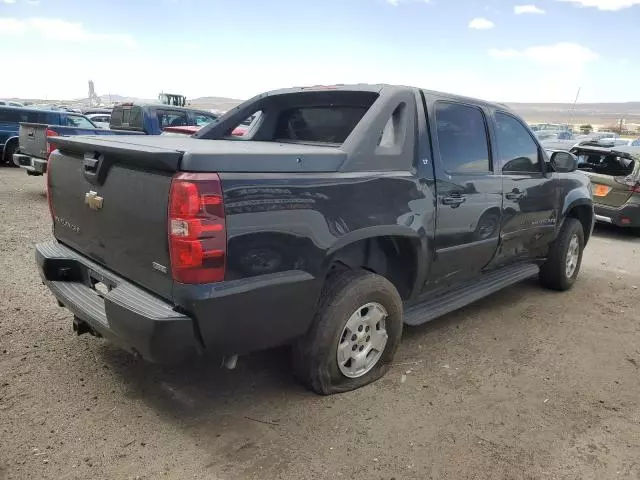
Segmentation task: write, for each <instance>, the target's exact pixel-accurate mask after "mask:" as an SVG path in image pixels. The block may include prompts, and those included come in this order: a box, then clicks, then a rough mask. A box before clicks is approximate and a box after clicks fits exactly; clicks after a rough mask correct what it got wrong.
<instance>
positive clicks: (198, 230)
mask: <svg viewBox="0 0 640 480" xmlns="http://www.w3.org/2000/svg"><path fill="white" fill-rule="evenodd" d="M169 254H170V256H171V272H172V276H173V279H174V280H175V281H176V282H181V283H210V282H220V281H222V280H224V274H225V266H226V256H227V231H226V223H225V216H224V202H223V198H222V185H221V183H220V177H219V176H218V174H216V173H179V174H177V175H176V176H175V177H173V180H172V182H171V193H170V195H169Z"/></svg>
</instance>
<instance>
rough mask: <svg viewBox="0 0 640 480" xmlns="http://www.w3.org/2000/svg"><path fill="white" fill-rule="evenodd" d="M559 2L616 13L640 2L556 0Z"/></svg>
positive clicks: (631, 0)
mask: <svg viewBox="0 0 640 480" xmlns="http://www.w3.org/2000/svg"><path fill="white" fill-rule="evenodd" d="M557 1H559V2H569V3H575V4H577V5H578V6H580V7H590V8H597V9H598V10H606V11H610V12H616V11H618V10H622V9H624V8H630V7H633V6H634V5H640V0H557Z"/></svg>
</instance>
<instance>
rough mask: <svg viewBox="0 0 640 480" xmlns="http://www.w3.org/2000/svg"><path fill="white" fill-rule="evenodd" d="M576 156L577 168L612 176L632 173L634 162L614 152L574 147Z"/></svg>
mask: <svg viewBox="0 0 640 480" xmlns="http://www.w3.org/2000/svg"><path fill="white" fill-rule="evenodd" d="M573 153H574V154H575V155H576V156H577V157H578V168H579V169H580V170H584V171H587V172H593V173H597V174H600V175H611V176H612V177H626V176H627V175H631V174H632V173H633V170H634V167H635V162H634V160H632V159H630V158H625V157H619V156H618V155H616V154H615V153H602V152H596V151H592V150H591V151H590V150H579V149H574V150H573Z"/></svg>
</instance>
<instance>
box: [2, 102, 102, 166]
mask: <svg viewBox="0 0 640 480" xmlns="http://www.w3.org/2000/svg"><path fill="white" fill-rule="evenodd" d="M21 122H28V123H42V124H48V125H69V126H74V125H78V126H84V127H86V128H96V127H95V125H94V124H93V123H91V121H90V120H88V119H87V118H86V117H84V116H82V115H79V114H75V113H69V112H66V111H62V110H40V109H34V108H26V107H3V106H0V164H3V163H4V164H9V165H13V164H14V163H13V154H14V153H16V152H17V151H18V147H19V132H20V123H21Z"/></svg>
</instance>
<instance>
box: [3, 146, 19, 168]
mask: <svg viewBox="0 0 640 480" xmlns="http://www.w3.org/2000/svg"><path fill="white" fill-rule="evenodd" d="M17 152H18V142H17V141H15V140H14V141H11V142H9V143H8V145H6V146H5V149H4V152H3V153H2V159H3V160H4V163H5V164H6V165H7V166H9V167H15V166H16V164H15V163H13V154H14V153H17Z"/></svg>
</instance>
